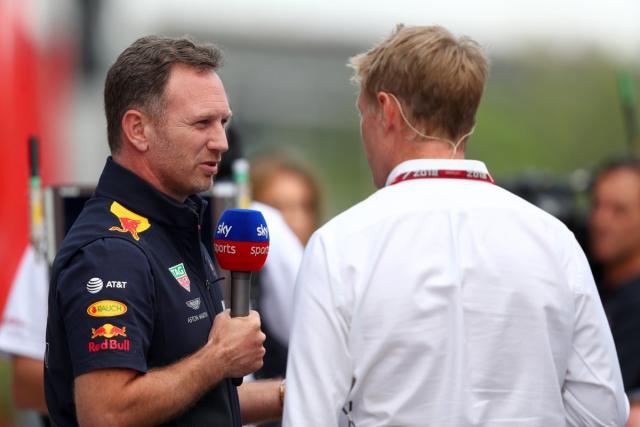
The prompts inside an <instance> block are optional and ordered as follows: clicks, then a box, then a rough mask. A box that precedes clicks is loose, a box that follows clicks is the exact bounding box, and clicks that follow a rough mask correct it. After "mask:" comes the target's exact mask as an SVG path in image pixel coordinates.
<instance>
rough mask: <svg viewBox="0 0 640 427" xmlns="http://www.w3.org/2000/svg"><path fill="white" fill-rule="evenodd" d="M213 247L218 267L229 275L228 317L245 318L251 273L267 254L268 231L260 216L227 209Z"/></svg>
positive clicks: (262, 262)
mask: <svg viewBox="0 0 640 427" xmlns="http://www.w3.org/2000/svg"><path fill="white" fill-rule="evenodd" d="M213 245H214V250H215V254H216V259H217V260H218V264H219V265H220V267H221V268H223V269H225V270H229V271H230V272H231V317H242V316H248V315H249V310H250V308H251V307H250V304H249V298H250V289H251V273H252V272H254V271H258V270H260V269H261V268H262V266H263V265H264V263H265V261H266V260H267V255H268V254H269V229H268V228H267V223H266V221H265V220H264V217H263V216H262V213H260V211H256V210H251V209H227V210H226V211H224V212H223V213H222V216H221V217H220V220H219V221H218V225H217V227H216V233H215V237H214V241H213Z"/></svg>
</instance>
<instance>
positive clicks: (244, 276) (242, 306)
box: [231, 271, 251, 387]
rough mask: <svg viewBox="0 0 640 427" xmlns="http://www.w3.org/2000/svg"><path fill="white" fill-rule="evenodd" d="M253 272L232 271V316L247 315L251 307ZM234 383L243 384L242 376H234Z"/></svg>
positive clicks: (236, 384)
mask: <svg viewBox="0 0 640 427" xmlns="http://www.w3.org/2000/svg"><path fill="white" fill-rule="evenodd" d="M250 298H251V272H250V271H232V272H231V317H245V316H248V315H249V310H250V309H251V304H250ZM232 381H233V385H235V386H236V387H237V386H240V385H242V378H233V379H232Z"/></svg>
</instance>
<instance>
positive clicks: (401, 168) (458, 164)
mask: <svg viewBox="0 0 640 427" xmlns="http://www.w3.org/2000/svg"><path fill="white" fill-rule="evenodd" d="M418 169H448V170H466V171H473V172H482V173H487V174H488V173H489V171H488V169H487V166H486V165H485V164H484V163H483V162H481V161H479V160H451V159H413V160H406V161H404V162H402V163H400V164H399V165H398V166H396V167H395V168H393V170H392V171H391V173H390V174H389V176H388V177H387V182H386V183H385V186H387V185H389V184H390V183H391V182H392V181H393V180H394V179H395V178H396V177H397V176H398V175H400V174H403V173H406V172H411V171H414V170H418Z"/></svg>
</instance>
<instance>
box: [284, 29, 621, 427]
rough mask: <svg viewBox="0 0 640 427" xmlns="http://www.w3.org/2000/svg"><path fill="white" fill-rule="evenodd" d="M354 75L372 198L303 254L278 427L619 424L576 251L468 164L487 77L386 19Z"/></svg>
mask: <svg viewBox="0 0 640 427" xmlns="http://www.w3.org/2000/svg"><path fill="white" fill-rule="evenodd" d="M351 64H352V66H353V68H354V69H355V77H354V79H355V81H357V82H358V83H359V84H360V95H359V97H358V104H357V105H358V109H359V111H360V114H361V122H360V127H361V135H362V141H363V145H364V151H365V153H366V157H367V160H368V163H369V167H370V169H371V173H372V176H373V181H374V183H375V185H376V186H377V187H378V188H379V190H378V191H377V192H376V193H374V194H373V195H372V196H370V197H369V198H368V199H366V200H364V201H363V202H361V203H359V204H358V205H356V206H354V207H352V208H351V209H349V210H347V211H346V212H344V213H342V214H341V215H339V216H338V217H336V218H334V219H333V220H331V221H330V222H329V223H327V224H326V225H324V226H323V227H321V228H320V229H319V230H318V231H317V232H316V233H314V235H313V236H312V238H311V239H310V241H309V244H308V245H307V248H306V249H305V254H304V257H303V261H302V265H301V267H300V273H299V275H298V280H297V283H296V293H295V299H294V316H293V319H294V320H293V326H292V331H291V337H290V347H289V361H288V365H287V389H288V390H287V395H286V400H285V409H284V412H285V413H284V418H283V423H284V425H285V426H305V427H311V426H337V425H349V426H364V425H367V426H373V425H376V426H382V425H385V426H386V425H397V426H405V427H408V426H416V427H417V426H425V425H433V426H456V427H462V426H472V425H473V426H495V425H498V424H500V425H503V424H504V425H523V426H524V425H526V426H539V427H548V426H559V425H571V426H581V427H584V426H593V427H596V426H598V427H600V426H622V425H623V424H624V422H625V421H626V419H627V413H628V401H627V398H626V396H625V394H624V390H623V385H622V379H621V376H620V368H619V366H618V361H617V357H616V353H615V346H614V343H613V340H612V337H611V332H610V330H609V327H608V325H607V320H606V317H605V315H604V311H603V309H602V305H601V303H600V299H599V297H598V294H597V290H596V286H595V283H594V281H593V277H592V275H591V272H590V269H589V265H588V263H587V260H586V257H585V256H584V253H583V252H582V250H581V248H580V246H579V245H578V243H577V242H576V240H575V238H574V237H573V235H572V234H571V232H570V231H569V230H568V229H567V228H566V227H565V226H564V225H563V224H562V223H561V222H560V221H558V220H557V219H555V218H553V217H552V216H551V215H549V214H547V213H545V212H544V211H542V210H540V209H538V208H536V207H534V206H533V205H531V204H529V203H527V202H526V201H524V200H522V199H520V198H518V197H517V196H515V195H513V194H511V193H509V192H508V191H506V190H504V189H502V188H500V187H498V186H496V185H494V182H493V179H492V178H491V175H490V174H489V172H488V170H487V168H486V166H485V165H484V163H482V162H480V161H475V160H465V159H464V155H465V148H466V143H467V138H468V137H469V136H470V135H471V134H472V132H473V129H474V125H475V114H476V111H477V108H478V105H479V103H480V99H481V96H482V92H483V89H484V85H485V80H486V77H487V72H488V71H487V68H488V66H487V61H486V59H485V57H484V55H483V54H482V52H481V51H480V49H479V47H478V45H477V44H476V43H475V42H473V41H472V40H471V39H469V38H466V37H462V38H456V37H454V36H453V35H452V34H451V33H450V32H448V31H447V30H445V29H444V28H442V27H403V26H398V27H397V28H396V30H395V31H394V32H393V33H392V35H391V36H390V37H389V38H387V39H386V40H384V41H383V42H382V43H380V44H379V45H377V46H375V47H374V48H373V49H371V50H370V51H368V52H366V53H364V54H361V55H358V56H356V57H354V58H352V60H351ZM345 418H346V419H345Z"/></svg>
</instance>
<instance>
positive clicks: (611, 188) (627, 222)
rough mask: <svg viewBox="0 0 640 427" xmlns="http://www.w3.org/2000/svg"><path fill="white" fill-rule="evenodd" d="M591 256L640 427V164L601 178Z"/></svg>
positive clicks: (617, 165) (628, 163) (613, 167)
mask: <svg viewBox="0 0 640 427" xmlns="http://www.w3.org/2000/svg"><path fill="white" fill-rule="evenodd" d="M589 240H590V249H591V256H592V258H593V260H594V261H595V262H596V263H597V264H598V266H599V267H600V269H601V271H602V282H601V284H600V288H601V289H600V290H601V295H602V301H603V304H604V309H605V312H606V313H607V317H608V319H609V324H610V326H611V332H612V334H613V340H614V342H615V343H616V350H617V353H618V359H619V361H620V369H621V371H622V380H623V383H624V387H625V390H626V392H627V394H628V395H629V398H630V401H631V414H630V417H629V422H628V425H629V426H633V427H636V426H640V160H637V159H628V160H618V161H613V162H610V163H609V164H607V165H606V166H605V167H603V168H602V170H601V171H600V173H599V174H598V176H597V178H596V180H595V183H594V186H593V190H592V207H591V216H590V220H589Z"/></svg>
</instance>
